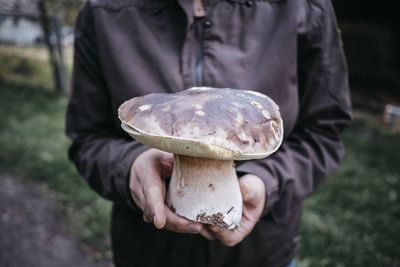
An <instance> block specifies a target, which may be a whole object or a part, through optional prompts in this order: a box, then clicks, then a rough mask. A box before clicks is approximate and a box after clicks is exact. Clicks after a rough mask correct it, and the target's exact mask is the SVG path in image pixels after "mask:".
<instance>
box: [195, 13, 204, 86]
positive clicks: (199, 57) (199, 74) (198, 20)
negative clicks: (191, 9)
mask: <svg viewBox="0 0 400 267" xmlns="http://www.w3.org/2000/svg"><path fill="white" fill-rule="evenodd" d="M194 24H195V28H194V35H195V39H196V67H195V76H196V86H201V85H202V83H203V17H195V18H194Z"/></svg>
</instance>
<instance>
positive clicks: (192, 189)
mask: <svg viewBox="0 0 400 267" xmlns="http://www.w3.org/2000/svg"><path fill="white" fill-rule="evenodd" d="M118 114H119V118H120V120H121V122H122V128H123V129H124V130H125V131H126V132H128V133H129V134H130V135H131V136H132V137H133V138H134V139H135V140H137V141H138V142H140V143H143V144H145V145H148V146H151V147H154V148H157V149H160V150H163V151H167V152H171V153H174V169H173V173H172V177H171V181H170V184H169V188H168V193H167V204H168V205H169V207H170V208H171V209H172V210H173V211H174V212H175V213H176V214H178V215H180V216H183V217H185V218H187V219H189V220H192V221H196V222H201V223H206V224H214V225H219V226H223V227H226V228H228V229H233V228H236V227H237V226H238V225H239V223H240V220H241V216H242V197H241V192H240V188H239V183H238V178H237V175H236V171H235V164H234V160H246V159H258V158H264V157H267V156H269V155H270V154H272V153H273V152H275V151H276V150H277V149H278V147H279V146H280V144H281V142H282V136H283V123H282V119H281V116H280V113H279V108H278V106H277V105H276V104H275V102H274V101H273V100H272V99H271V98H269V97H268V96H266V95H264V94H261V93H259V92H256V91H245V90H236V89H228V88H224V89H221V88H210V87H193V88H190V89H188V90H185V91H181V92H178V93H174V94H161V93H154V94H149V95H145V96H141V97H136V98H132V99H130V100H129V101H127V102H125V103H123V104H122V105H121V106H120V108H119V110H118Z"/></svg>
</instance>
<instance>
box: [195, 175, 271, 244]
mask: <svg viewBox="0 0 400 267" xmlns="http://www.w3.org/2000/svg"><path fill="white" fill-rule="evenodd" d="M239 185H240V191H241V193H242V197H243V212H242V220H241V221H240V225H239V227H238V228H236V229H234V230H229V229H227V228H223V227H219V226H216V225H208V226H207V227H204V228H203V230H201V232H200V234H201V235H202V236H203V237H205V238H207V239H209V240H212V239H215V238H218V239H219V240H220V241H221V243H222V244H223V245H225V246H228V247H232V246H234V245H236V244H238V243H239V242H241V241H242V240H243V239H244V238H245V237H246V236H247V235H248V234H250V232H251V231H252V230H253V228H254V226H255V224H256V223H257V221H258V219H259V218H260V216H261V213H262V211H263V208H264V204H265V185H264V182H263V181H262V180H261V178H259V177H258V176H255V175H252V174H246V175H244V176H242V177H241V178H240V179H239Z"/></svg>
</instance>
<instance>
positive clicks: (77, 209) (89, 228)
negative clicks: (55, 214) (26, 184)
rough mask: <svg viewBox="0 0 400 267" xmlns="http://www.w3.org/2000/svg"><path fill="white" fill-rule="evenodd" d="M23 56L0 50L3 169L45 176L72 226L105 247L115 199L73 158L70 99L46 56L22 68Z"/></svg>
mask: <svg viewBox="0 0 400 267" xmlns="http://www.w3.org/2000/svg"><path fill="white" fill-rule="evenodd" d="M23 60H24V59H23V58H18V57H9V56H8V55H4V54H1V53H0V148H1V149H0V170H1V171H6V172H8V173H12V174H16V175H18V176H21V177H23V178H26V179H32V180H36V181H41V182H45V183H46V184H47V185H48V186H49V188H50V189H52V190H53V191H55V192H56V197H57V199H58V200H59V201H60V202H61V203H62V204H63V205H64V207H65V210H66V212H67V214H68V223H69V225H70V228H71V229H72V231H73V232H75V233H77V234H78V236H79V237H80V238H81V239H82V240H84V241H85V242H87V243H88V244H89V245H90V246H92V247H93V248H94V249H96V250H98V251H100V252H105V251H106V250H107V249H108V246H109V245H108V242H107V236H108V231H109V223H110V218H109V216H110V207H111V204H110V203H109V202H108V201H105V200H103V199H101V198H100V197H98V196H97V195H96V194H95V193H94V192H92V191H91V190H90V189H89V188H88V186H87V185H86V184H85V182H84V181H83V179H82V178H80V177H79V175H78V173H77V172H76V170H75V168H74V167H73V166H72V165H71V163H70V162H69V161H68V159H67V152H66V151H67V148H68V146H69V143H70V141H69V140H68V139H67V138H66V136H65V134H64V121H65V119H64V117H65V109H66V104H67V99H66V97H65V96H64V95H59V94H56V93H55V92H54V90H52V89H51V88H50V87H49V84H48V80H49V75H48V69H47V66H46V63H45V62H43V61H40V60H29V61H28V63H22V64H23V65H25V64H27V66H28V67H26V66H24V67H19V68H18V67H17V66H18V65H20V62H25V61H23ZM6 63H7V64H6ZM22 69H23V70H24V73H21V70H22ZM33 77H34V78H33Z"/></svg>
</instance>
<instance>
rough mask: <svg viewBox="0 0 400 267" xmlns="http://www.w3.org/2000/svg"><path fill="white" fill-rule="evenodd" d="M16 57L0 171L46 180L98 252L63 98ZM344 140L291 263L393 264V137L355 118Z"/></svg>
mask: <svg viewBox="0 0 400 267" xmlns="http://www.w3.org/2000/svg"><path fill="white" fill-rule="evenodd" d="M21 60H22V59H21V58H18V57H15V56H14V57H9V56H7V55H4V54H2V53H1V50H0V116H1V118H0V148H1V149H0V170H2V171H6V172H9V173H15V174H17V175H19V176H22V177H24V178H26V179H31V180H37V181H41V182H44V183H46V184H48V186H49V187H50V188H51V189H53V191H55V192H56V195H57V199H58V200H59V201H60V202H61V203H62V204H63V205H64V206H65V207H66V212H67V214H68V221H69V225H70V226H71V229H72V230H73V231H74V232H75V233H77V234H78V236H79V237H80V238H81V239H83V240H84V241H85V242H86V243H87V244H89V245H90V246H91V247H93V248H95V249H96V250H98V251H101V252H104V251H106V250H107V249H108V245H107V238H108V232H109V223H110V221H109V211H110V203H109V202H107V201H105V200H103V199H101V198H100V197H98V196H97V195H96V194H95V193H93V192H92V191H91V190H90V189H89V188H88V186H87V185H86V184H85V183H84V182H83V180H82V178H80V177H79V175H78V174H77V172H76V171H75V169H74V167H73V166H72V165H71V163H70V162H69V161H68V159H67V156H66V150H67V148H68V145H69V140H68V139H67V138H66V137H65V135H64V116H65V108H66V103H67V100H66V97H65V96H63V95H57V94H55V93H54V92H53V91H52V89H51V88H50V86H51V85H49V84H48V78H47V77H49V76H48V74H49V72H48V71H47V70H46V66H45V63H44V62H43V61H39V60H33V59H30V60H29V62H28V63H20V62H21ZM20 64H22V65H24V64H28V65H29V66H30V67H26V66H22V67H21V66H19V65H20ZM18 66H19V67H18ZM46 73H47V74H46ZM344 142H345V147H346V154H345V158H344V159H343V163H342V165H341V167H340V168H339V170H338V171H337V172H336V173H335V174H334V175H333V176H332V177H330V178H329V179H328V181H327V182H325V183H324V184H323V185H322V186H321V187H320V188H318V190H317V191H316V192H315V193H314V194H312V196H310V197H309V198H308V199H307V200H306V201H305V207H304V215H303V218H302V227H301V236H302V238H301V242H300V247H299V255H298V257H297V259H296V266H297V267H307V266H318V267H319V266H337V267H339V266H351V267H353V266H363V267H365V266H391V267H394V266H400V201H399V199H400V157H399V155H400V135H399V134H391V133H385V132H383V131H381V130H380V129H379V127H378V125H376V124H375V123H373V122H371V121H370V120H367V119H365V117H364V116H357V117H356V119H355V121H354V123H353V124H352V125H351V126H350V127H349V129H348V130H347V131H346V132H345V134H344Z"/></svg>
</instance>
